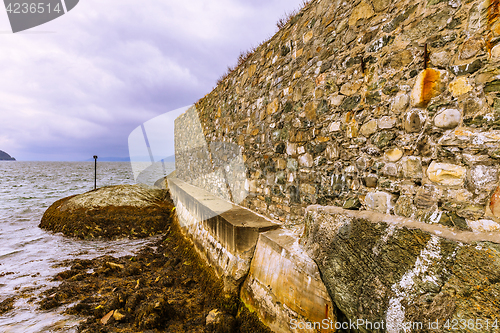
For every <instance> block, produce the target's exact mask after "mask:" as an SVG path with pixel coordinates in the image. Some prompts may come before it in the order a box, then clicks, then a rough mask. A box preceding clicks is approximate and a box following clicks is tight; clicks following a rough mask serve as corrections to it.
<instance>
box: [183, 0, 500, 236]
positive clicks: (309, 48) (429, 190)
mask: <svg viewBox="0 0 500 333" xmlns="http://www.w3.org/2000/svg"><path fill="white" fill-rule="evenodd" d="M499 15H500V5H499V2H498V1H497V0H489V1H465V0H464V1H460V0H450V1H442V0H429V1H409V0H406V1H388V0H372V1H369V0H361V1H352V2H343V1H334V0H319V1H318V0H314V1H312V2H311V3H309V5H307V6H306V7H305V8H304V9H303V10H302V11H301V12H300V13H299V14H298V15H296V16H295V17H293V19H291V20H290V21H289V22H288V23H287V24H286V25H285V27H284V28H283V29H281V30H280V31H279V32H278V33H277V34H276V35H275V36H273V37H272V38H271V39H270V40H268V41H266V42H264V43H263V44H262V45H261V46H260V47H258V48H257V49H256V50H255V52H253V54H252V55H250V56H249V57H248V59H247V60H246V62H244V63H243V64H241V65H240V66H238V67H237V68H236V69H235V70H234V71H233V72H231V73H230V74H229V75H228V76H227V77H226V78H225V79H224V80H223V81H222V82H221V83H220V84H219V85H218V86H217V87H216V88H215V89H214V90H213V91H212V92H211V93H209V94H208V95H206V96H205V97H204V98H202V99H201V100H200V101H199V102H198V103H197V104H196V110H197V114H198V119H193V120H192V122H196V121H199V123H200V125H199V126H200V128H201V130H202V131H203V134H204V139H205V140H206V142H207V147H210V145H211V144H212V143H214V144H216V145H217V144H220V143H227V144H232V145H237V146H239V148H240V149H239V151H238V152H237V153H235V155H238V154H241V158H242V161H244V167H245V172H246V177H244V178H246V179H245V180H244V183H245V193H244V195H243V194H242V195H239V197H240V198H242V199H243V198H245V199H244V200H243V201H242V203H241V204H242V205H244V206H246V207H249V208H250V209H252V210H255V211H257V212H260V213H262V214H265V215H267V216H269V217H272V218H275V219H278V220H280V221H282V222H284V223H285V224H287V225H291V224H295V223H297V222H299V221H301V220H302V219H303V216H304V212H305V207H307V206H308V205H310V204H320V205H335V206H340V207H344V208H347V209H359V210H373V211H377V212H382V213H386V214H395V215H401V216H405V217H411V218H413V219H416V220H420V221H424V222H428V223H441V224H443V225H445V226H448V227H456V228H459V229H469V230H470V229H472V230H474V231H491V230H496V229H498V228H499V225H498V224H497V223H498V222H500V203H499V201H500V189H498V185H499V177H498V176H499V169H498V162H499V159H500V141H499V140H500V99H499V98H498V97H499V94H500V67H499V65H500V45H499V44H498V43H499V42H500V21H499V20H498V17H499ZM424 50H427V53H425V52H424ZM191 116H192V115H191ZM181 117H182V116H181ZM194 118H196V117H194ZM180 119H181V118H180ZM184 125H185V124H183V123H182V119H181V120H179V119H178V121H177V122H176V143H177V136H179V135H181V134H180V133H179V131H180V130H181V131H184V128H189V126H190V125H189V124H187V125H186V126H184ZM187 135H189V133H188V134H187ZM203 149H206V147H205V148H202V149H201V150H203ZM176 154H177V153H176ZM203 154H204V153H202V154H201V155H203ZM201 155H200V156H201ZM209 155H210V157H207V156H209ZM177 158H178V157H177ZM213 158H214V156H212V154H208V155H207V154H206V155H203V157H202V158H201V159H200V161H199V163H191V164H189V163H187V162H186V163H184V162H182V160H176V166H177V170H178V172H179V170H180V169H183V171H182V172H184V173H185V172H190V173H191V175H193V174H197V171H196V170H197V168H204V167H206V166H208V165H209V164H206V161H207V159H211V166H210V167H211V168H212V169H214V170H216V169H217V167H216V165H217V162H216V161H214V160H213ZM188 160H191V161H193V160H196V155H195V154H191V155H190V156H189V159H188ZM227 169H228V168H225V167H221V168H220V169H219V170H221V172H222V171H224V170H226V171H224V172H229V170H227ZM216 178H217V177H216ZM218 179H225V180H226V181H222V182H219V184H218V185H217V184H216V182H199V183H200V184H202V183H203V184H204V185H203V184H202V186H204V187H205V188H207V189H209V190H210V191H212V192H213V193H217V192H220V193H222V194H220V195H221V196H223V197H225V198H228V196H229V194H227V193H228V192H230V190H228V189H227V188H230V187H231V186H230V185H227V184H228V182H227V175H226V174H221V175H220V177H219V178H218ZM224 183H225V184H226V185H224ZM214 184H215V185H214ZM224 186H226V187H227V188H224V189H222V187H224ZM228 186H229V187H228ZM240 193H241V191H240Z"/></svg>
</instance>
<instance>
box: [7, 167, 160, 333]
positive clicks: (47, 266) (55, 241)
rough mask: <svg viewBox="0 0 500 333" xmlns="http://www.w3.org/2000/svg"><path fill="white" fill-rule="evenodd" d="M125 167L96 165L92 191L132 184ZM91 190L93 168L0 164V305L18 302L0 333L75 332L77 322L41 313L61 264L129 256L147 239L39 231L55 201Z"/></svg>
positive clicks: (59, 311)
mask: <svg viewBox="0 0 500 333" xmlns="http://www.w3.org/2000/svg"><path fill="white" fill-rule="evenodd" d="M134 183H135V181H134V177H133V175H132V169H131V166H130V163H128V162H98V163H97V186H98V187H102V186H107V185H118V184H134ZM93 187H94V162H17V161H0V302H1V301H3V300H5V299H6V298H8V297H12V296H19V298H18V299H17V300H16V302H15V304H14V310H12V311H9V312H7V313H4V314H3V315H0V332H2V333H9V332H13V333H14V332H15V333H29V332H76V325H77V323H78V321H79V320H81V318H78V317H72V316H67V315H62V311H63V310H64V309H65V308H64V307H62V308H58V309H54V310H50V311H41V310H39V309H38V305H37V301H38V300H39V296H40V293H41V292H42V291H44V290H46V289H48V288H51V287H53V286H56V285H57V282H53V281H51V278H52V277H53V276H54V275H55V274H57V273H58V272H60V271H62V270H65V269H67V268H65V267H54V266H57V265H58V264H59V263H61V261H63V260H65V259H74V258H82V259H84V258H85V259H90V258H94V257H97V256H100V255H104V254H110V255H113V256H121V255H127V254H132V253H133V251H134V250H137V249H139V248H140V247H142V246H143V245H145V244H146V243H149V242H151V241H152V239H143V240H133V241H132V240H127V239H123V240H118V241H82V240H77V239H72V238H68V237H64V236H63V235H62V234H54V233H51V232H47V231H45V230H41V229H40V228H38V224H39V223H40V219H41V218H42V215H43V213H44V212H45V210H46V209H47V208H48V207H49V206H50V205H51V204H52V203H54V202H55V201H56V200H58V199H61V198H64V197H67V196H70V195H74V194H79V193H84V192H87V191H90V190H92V189H93Z"/></svg>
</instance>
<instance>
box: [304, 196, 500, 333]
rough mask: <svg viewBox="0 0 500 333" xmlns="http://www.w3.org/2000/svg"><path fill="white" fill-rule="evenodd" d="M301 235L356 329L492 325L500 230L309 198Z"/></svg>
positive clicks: (498, 311)
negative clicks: (350, 208) (482, 229)
mask: <svg viewBox="0 0 500 333" xmlns="http://www.w3.org/2000/svg"><path fill="white" fill-rule="evenodd" d="M303 241H304V243H305V247H306V249H307V252H308V254H309V255H310V256H311V257H312V258H313V260H314V261H315V262H316V263H317V265H318V267H319V270H320V272H321V276H322V278H323V282H324V283H325V285H326V287H327V290H328V292H329V294H330V296H331V297H332V300H333V301H334V302H335V303H336V305H337V307H338V308H339V309H340V311H341V312H342V313H343V315H345V317H346V318H347V319H346V320H347V321H348V320H351V323H356V324H359V325H353V326H350V327H349V328H351V329H354V331H355V332H394V333H399V332H444V331H453V330H459V331H461V332H497V331H498V328H500V326H499V325H500V244H499V243H500V234H499V233H483V234H481V233H473V232H468V231H460V230H453V229H449V228H446V227H443V226H441V225H431V224H426V223H421V222H416V221H413V220H410V219H406V218H402V217H395V216H389V215H386V214H381V213H375V212H368V211H348V210H344V209H341V208H338V207H321V206H310V207H308V209H307V213H306V231H305V233H304V235H303Z"/></svg>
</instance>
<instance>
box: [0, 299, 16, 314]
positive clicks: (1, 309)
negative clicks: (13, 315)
mask: <svg viewBox="0 0 500 333" xmlns="http://www.w3.org/2000/svg"><path fill="white" fill-rule="evenodd" d="M15 300H16V298H15V297H8V298H6V299H4V300H3V301H1V302H0V315H3V314H4V313H6V312H9V311H11V310H13V309H14V301H15Z"/></svg>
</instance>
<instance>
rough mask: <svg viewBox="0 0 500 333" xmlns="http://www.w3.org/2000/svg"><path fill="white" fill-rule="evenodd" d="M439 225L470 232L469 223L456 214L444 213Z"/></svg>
mask: <svg viewBox="0 0 500 333" xmlns="http://www.w3.org/2000/svg"><path fill="white" fill-rule="evenodd" d="M439 223H440V224H442V225H444V226H447V227H455V228H458V229H459V230H470V228H469V226H468V225H467V221H466V220H465V219H464V218H463V217H460V216H458V215H457V213H455V212H444V213H442V214H441V218H440V219H439Z"/></svg>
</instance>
